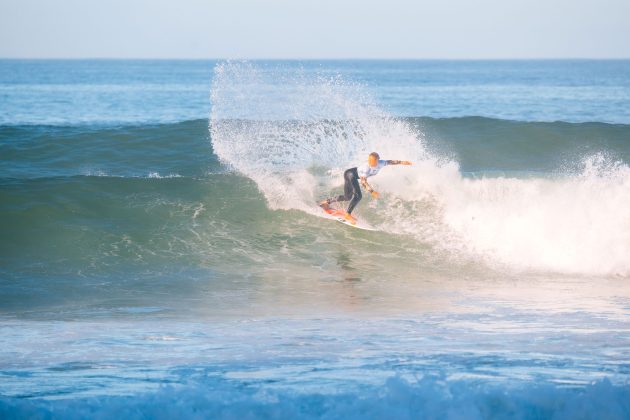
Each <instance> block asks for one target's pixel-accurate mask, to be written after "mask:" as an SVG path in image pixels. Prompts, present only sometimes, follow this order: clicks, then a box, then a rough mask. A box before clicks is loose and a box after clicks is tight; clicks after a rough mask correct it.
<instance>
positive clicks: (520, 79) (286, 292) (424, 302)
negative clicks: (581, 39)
mask: <svg viewBox="0 0 630 420" xmlns="http://www.w3.org/2000/svg"><path fill="white" fill-rule="evenodd" d="M0 98H1V106H0V214H1V220H2V224H0V329H1V330H2V332H1V334H2V337H3V341H2V346H0V413H2V415H3V417H10V418H11V417H16V418H17V417H26V416H34V417H38V416H42V417H47V416H52V417H64V418H65V417H70V418H74V417H76V418H79V417H85V416H93V415H94V413H98V415H99V416H103V417H106V416H107V417H111V416H115V415H118V416H124V417H132V418H134V417H138V418H139V417H142V416H143V415H148V416H153V417H173V416H181V415H188V416H194V415H202V416H211V417H230V418H233V417H239V418H240V417H243V416H253V417H271V418H285V417H298V416H299V417H306V418H310V417H313V418H319V417H329V418H342V417H343V418H348V417H349V418H383V417H397V418H418V417H420V418H422V417H426V418H443V417H448V416H453V417H464V418H468V417H471V418H513V417H517V418H529V417H539V418H551V417H554V416H555V417H558V418H575V417H576V416H584V417H586V418H628V417H630V406H629V405H628V401H630V398H629V397H630V389H629V385H628V380H629V378H630V340H629V339H628V337H630V334H629V332H630V327H629V325H630V324H629V318H628V317H629V315H630V312H629V310H630V288H629V286H628V279H629V276H630V258H629V256H630V215H629V213H628V210H627V209H628V208H630V169H629V167H628V162H630V113H629V111H628V110H630V106H629V105H630V61H587V60H585V61H322V62H312V61H309V62H295V61H260V62H215V61H124V60H123V61H108V60H95V61H7V60H4V61H0ZM373 150H376V151H379V152H380V153H381V155H382V156H383V157H384V158H386V159H387V158H391V159H409V160H412V161H413V162H414V165H413V166H411V167H391V168H385V169H383V171H382V172H381V173H380V174H379V175H378V176H377V177H375V178H373V180H374V181H373V185H374V187H375V188H376V189H377V190H379V191H380V192H381V199H379V200H371V199H368V198H367V197H365V198H364V199H363V201H362V202H361V203H360V204H359V206H358V208H357V211H356V214H357V216H358V217H359V218H360V219H361V220H362V221H365V222H366V223H369V224H370V225H371V226H372V227H374V228H375V229H377V231H376V232H365V231H360V230H356V229H349V228H347V227H345V226H343V225H341V224H338V223H333V222H330V221H328V220H325V219H323V218H321V217H318V216H321V215H320V213H319V212H318V209H317V208H316V207H315V206H314V203H315V201H316V200H318V199H320V198H321V197H324V196H327V195H328V194H330V192H331V191H339V190H340V189H341V185H342V184H341V173H342V171H343V170H344V169H345V168H347V167H350V166H352V165H356V164H357V163H361V162H362V161H363V160H364V159H365V156H366V155H367V153H369V152H370V151H373Z"/></svg>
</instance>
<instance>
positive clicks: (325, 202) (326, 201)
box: [319, 200, 330, 210]
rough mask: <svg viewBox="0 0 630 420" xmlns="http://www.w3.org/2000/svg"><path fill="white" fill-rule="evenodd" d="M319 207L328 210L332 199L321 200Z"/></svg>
mask: <svg viewBox="0 0 630 420" xmlns="http://www.w3.org/2000/svg"><path fill="white" fill-rule="evenodd" d="M319 207H321V208H323V209H324V210H327V209H328V207H330V201H328V200H324V201H321V202H320V203H319Z"/></svg>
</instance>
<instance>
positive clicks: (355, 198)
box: [346, 176, 362, 214]
mask: <svg viewBox="0 0 630 420" xmlns="http://www.w3.org/2000/svg"><path fill="white" fill-rule="evenodd" d="M350 185H351V187H352V192H351V196H352V199H351V200H350V204H348V210H346V213H348V214H350V213H352V210H354V208H355V207H356V205H357V204H359V201H361V198H362V195H361V186H360V185H359V180H358V179H357V177H356V176H353V177H352V181H351V183H350Z"/></svg>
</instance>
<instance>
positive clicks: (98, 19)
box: [0, 0, 630, 58]
mask: <svg viewBox="0 0 630 420" xmlns="http://www.w3.org/2000/svg"><path fill="white" fill-rule="evenodd" d="M0 57H23V58H90V57H113V58H571V57H584V58H630V0H418V1H413V0H408V1H403V0H382V1H371V0H309V1H306V0H292V1H291V0H258V1H255V0H205V1H204V0H168V1H166V0H56V1H55V0H0Z"/></svg>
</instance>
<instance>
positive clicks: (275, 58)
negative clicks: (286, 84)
mask: <svg viewBox="0 0 630 420" xmlns="http://www.w3.org/2000/svg"><path fill="white" fill-rule="evenodd" d="M0 60H68V61H70V60H120V61H122V60H147V61H149V60H155V61H157V60H170V61H177V60H181V61H350V60H356V61H560V60H566V61H570V60H575V61H577V60H583V61H597V60H602V61H604V60H608V61H622V60H630V56H629V57H477V58H472V57H456V58H453V57H451V58H447V57H231V58H226V57H105V56H104V57H99V56H95V57H0Z"/></svg>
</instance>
